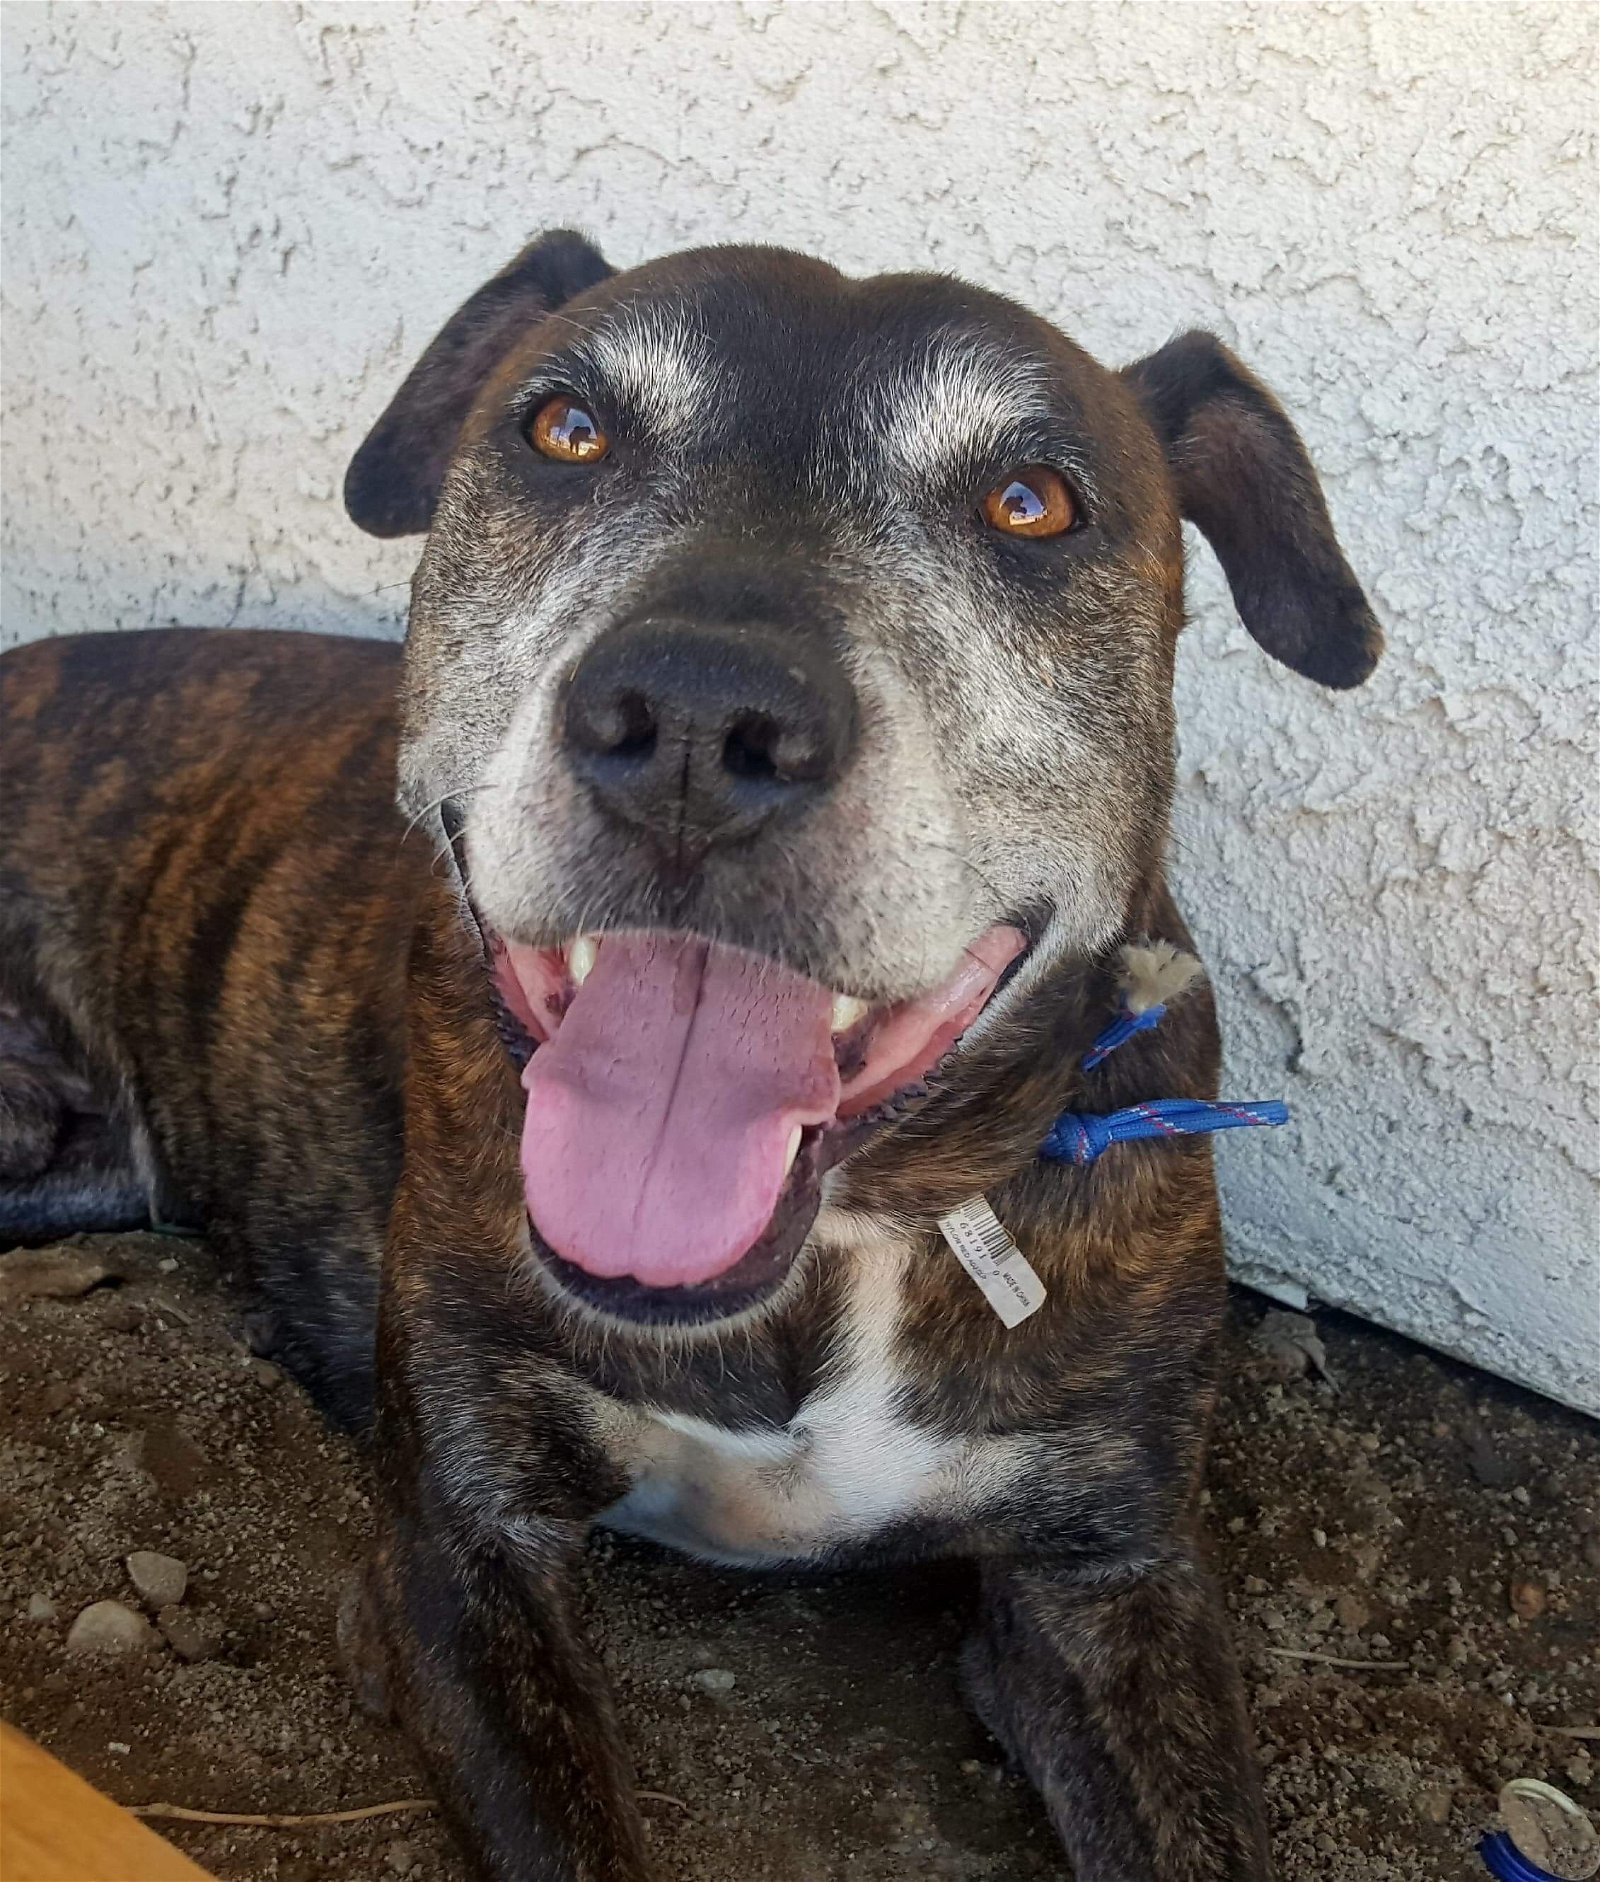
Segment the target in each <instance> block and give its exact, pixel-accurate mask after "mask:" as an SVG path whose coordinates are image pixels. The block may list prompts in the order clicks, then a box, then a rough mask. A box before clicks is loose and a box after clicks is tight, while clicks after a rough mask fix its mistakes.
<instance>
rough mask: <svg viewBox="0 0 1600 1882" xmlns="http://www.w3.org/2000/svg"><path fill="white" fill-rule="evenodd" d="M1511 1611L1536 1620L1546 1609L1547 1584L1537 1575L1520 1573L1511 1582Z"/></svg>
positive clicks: (1523, 1617) (1530, 1619)
mask: <svg viewBox="0 0 1600 1882" xmlns="http://www.w3.org/2000/svg"><path fill="white" fill-rule="evenodd" d="M1510 1594H1511V1612H1512V1613H1513V1614H1516V1615H1520V1616H1521V1618H1522V1619H1523V1620H1525V1621H1536V1620H1538V1618H1539V1616H1540V1615H1541V1614H1543V1612H1544V1610H1545V1603H1546V1594H1545V1586H1544V1583H1543V1582H1542V1581H1540V1580H1539V1578H1538V1577H1537V1576H1536V1575H1518V1576H1516V1577H1515V1578H1514V1579H1513V1580H1512V1583H1511V1589H1510Z"/></svg>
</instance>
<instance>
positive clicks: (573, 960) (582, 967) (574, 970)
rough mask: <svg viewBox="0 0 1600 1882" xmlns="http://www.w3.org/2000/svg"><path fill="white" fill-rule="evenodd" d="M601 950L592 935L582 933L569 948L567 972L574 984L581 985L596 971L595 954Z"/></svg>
mask: <svg viewBox="0 0 1600 1882" xmlns="http://www.w3.org/2000/svg"><path fill="white" fill-rule="evenodd" d="M599 952H600V950H599V948H598V947H597V946H596V945H595V941H594V937H593V936H592V935H586V934H580V935H579V936H578V938H577V940H576V941H574V942H573V944H572V946H571V947H570V948H568V949H567V972H568V973H569V974H570V975H571V976H572V984H573V986H575V987H581V986H582V985H583V983H584V982H585V981H586V980H587V979H588V978H589V975H590V974H591V973H592V972H593V971H594V962H595V956H596V955H597V954H598V953H599Z"/></svg>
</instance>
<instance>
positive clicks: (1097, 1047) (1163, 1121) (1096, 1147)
mask: <svg viewBox="0 0 1600 1882" xmlns="http://www.w3.org/2000/svg"><path fill="white" fill-rule="evenodd" d="M1166 1011H1167V1009H1166V1008H1165V1007H1164V1006H1151V1007H1147V1008H1146V1009H1145V1010H1144V1012H1142V1013H1135V1012H1133V1011H1131V1009H1130V1008H1129V1007H1127V1006H1126V1005H1124V1006H1123V1008H1122V1010H1121V1011H1120V1012H1119V1013H1118V1015H1117V1017H1116V1018H1115V1019H1114V1020H1113V1021H1112V1022H1111V1024H1110V1025H1109V1026H1108V1027H1107V1028H1106V1029H1105V1031H1104V1032H1103V1033H1101V1035H1100V1037H1099V1038H1098V1039H1096V1040H1095V1042H1094V1044H1093V1045H1092V1046H1090V1048H1089V1050H1088V1051H1087V1052H1086V1053H1085V1054H1084V1055H1083V1068H1084V1070H1085V1071H1087V1072H1092V1071H1093V1070H1094V1068H1095V1067H1096V1066H1097V1065H1099V1064H1101V1063H1102V1061H1104V1060H1105V1059H1107V1058H1109V1057H1110V1055H1111V1054H1112V1053H1113V1052H1115V1051H1116V1049H1117V1047H1118V1046H1121V1045H1126V1044H1127V1042H1128V1041H1129V1040H1130V1039H1132V1038H1133V1037H1134V1035H1135V1034H1136V1033H1142V1032H1148V1031H1149V1030H1150V1028H1151V1027H1152V1026H1157V1025H1159V1024H1160V1023H1161V1021H1162V1019H1163V1018H1165V1016H1166ZM1288 1121H1289V1107H1288V1106H1287V1105H1286V1104H1284V1103H1282V1102H1281V1101H1280V1100H1279V1099H1277V1098H1271V1099H1267V1100H1265V1101H1263V1102H1261V1103H1251V1104H1208V1103H1206V1101H1205V1100H1204V1099H1202V1098H1152V1099H1150V1100H1148V1101H1147V1102H1146V1103H1144V1104H1133V1105H1129V1106H1128V1107H1127V1109H1126V1110H1123V1111H1107V1112H1103V1113H1099V1112H1093V1111H1063V1112H1062V1113H1061V1115H1060V1117H1058V1118H1057V1119H1056V1121H1055V1123H1054V1124H1053V1125H1052V1126H1051V1128H1050V1135H1049V1136H1048V1137H1046V1138H1045V1140H1044V1142H1043V1143H1042V1144H1041V1145H1040V1146H1039V1155H1040V1156H1041V1157H1043V1158H1045V1159H1046V1160H1047V1161H1048V1162H1050V1163H1078V1164H1086V1163H1093V1162H1094V1160H1095V1158H1096V1157H1098V1156H1099V1155H1101V1153H1102V1152H1103V1151H1106V1150H1109V1149H1110V1148H1111V1146H1112V1145H1113V1144H1126V1143H1132V1142H1134V1141H1135V1140H1136V1139H1138V1138H1140V1137H1204V1136H1208V1135H1209V1134H1210V1133H1211V1132H1213V1131H1237V1130H1249V1129H1251V1128H1252V1127H1253V1126H1256V1125H1275V1124H1287V1123H1288Z"/></svg>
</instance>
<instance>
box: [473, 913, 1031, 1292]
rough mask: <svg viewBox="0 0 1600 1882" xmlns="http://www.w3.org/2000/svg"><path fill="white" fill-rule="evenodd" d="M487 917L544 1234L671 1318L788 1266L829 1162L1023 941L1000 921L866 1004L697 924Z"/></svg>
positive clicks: (527, 1183)
mask: <svg viewBox="0 0 1600 1882" xmlns="http://www.w3.org/2000/svg"><path fill="white" fill-rule="evenodd" d="M484 932H485V938H486V941H487V944H488V947H489V952H490V959H491V963H492V968H493V975H494V984H495V989H496V992H497V994H498V996H499V1002H500V1005H501V1007H502V1019H503V1022H504V1024H503V1027H502V1030H503V1032H504V1034H505V1037H506V1042H507V1046H508V1049H509V1050H510V1051H511V1053H512V1055H513V1058H514V1059H515V1060H516V1061H517V1063H518V1064H519V1065H520V1067H521V1070H522V1083H523V1088H524V1090H525V1091H526V1093H527V1109H526V1112H525V1116H524V1121H523V1132H522V1146H521V1159H522V1176H523V1188H524V1194H525V1197H526V1201H527V1208H528V1216H529V1219H530V1222H531V1223H532V1226H533V1228H534V1230H535V1235H534V1244H535V1247H536V1249H538V1251H539V1252H540V1254H541V1255H548V1256H549V1257H550V1265H551V1267H552V1269H553V1272H554V1273H555V1275H556V1278H557V1279H558V1280H559V1281H560V1282H561V1284H562V1285H563V1286H565V1287H566V1288H567V1289H568V1290H569V1291H570V1292H572V1293H574V1294H576V1295H577V1296H578V1297H579V1298H581V1299H583V1300H585V1301H587V1302H588V1303H589V1304H590V1305H592V1306H595V1307H597V1308H600V1309H602V1310H604V1311H606V1312H609V1313H612V1314H615V1315H617V1316H618V1317H620V1318H624V1319H630V1320H645V1321H664V1320H670V1321H675V1322H680V1323H682V1322H694V1321H699V1320H707V1319H719V1318H724V1317H726V1316H728V1315H730V1314H734V1313H738V1312H741V1311H743V1310H744V1308H746V1307H747V1306H749V1305H752V1304H754V1303H755V1302H756V1301H757V1300H759V1299H761V1298H762V1297H763V1296H764V1295H766V1294H767V1293H769V1292H771V1290H772V1289H773V1288H774V1287H775V1286H776V1285H777V1284H778V1283H779V1282H780V1281H781V1280H782V1279H783V1277H784V1276H785V1275H786V1274H787V1272H788V1270H789V1267H790V1265H791V1263H792V1262H793V1260H794V1257H795V1255H796V1254H797V1253H798V1251H799V1249H800V1246H801V1244H802V1243H803V1242H804V1240H805V1237H806V1234H807V1232H808V1230H809V1228H810V1226H811V1223H812V1220H813V1218H814V1217H815V1215H816V1212H817V1209H818V1206H819V1204H820V1201H821V1186H822V1178H823V1176H824V1174H825V1173H826V1172H827V1170H828V1169H830V1168H831V1167H832V1165H833V1164H834V1163H836V1162H838V1161H839V1160H840V1158H841V1157H843V1156H844V1155H846V1154H847V1153H848V1151H849V1150H850V1149H852V1148H854V1147H855V1145H856V1144H857V1143H859V1141H860V1140H861V1137H862V1135H863V1134H864V1131H865V1130H866V1129H867V1128H870V1126H871V1125H872V1124H874V1123H875V1122H880V1121H886V1120H887V1119H889V1118H890V1117H892V1116H894V1115H895V1114H896V1113H897V1111H898V1110H899V1109H900V1108H902V1107H903V1106H904V1105H905V1104H906V1103H908V1102H909V1101H910V1099H911V1098H912V1097H913V1096H914V1095H916V1094H918V1093H920V1092H921V1090H922V1089H923V1088H924V1084H925V1081H926V1079H927V1078H928V1076H929V1074H930V1073H931V1072H932V1071H933V1070H934V1069H935V1067H936V1066H937V1065H938V1064H939V1063H940V1061H941V1060H942V1059H944V1058H945V1057H946V1055H947V1054H948V1053H949V1052H950V1051H951V1050H952V1049H953V1048H954V1047H955V1045H956V1043H957V1042H958V1041H959V1039H960V1037H961V1035H962V1034H963V1033H964V1032H965V1031H966V1030H967V1028H968V1027H969V1026H971V1025H972V1023H973V1021H974V1020H976V1018H977V1017H978V1015H979V1014H980V1013H981V1012H982V1011H983V1009H984V1007H985V1006H986V1005H987V1004H988V1002H989V1000H990V999H991V997H992V996H993V994H994V992H995V990H996V989H997V987H998V986H999V985H1000V982H1001V979H1002V977H1003V976H1005V975H1006V973H1007V970H1008V969H1010V968H1011V967H1013V965H1014V964H1015V963H1016V962H1017V961H1018V960H1019V958H1020V957H1021V955H1022V954H1023V952H1024V950H1025V948H1026V946H1027V938H1026V936H1025V935H1024V934H1023V932H1022V931H1021V929H1019V928H1016V927H1012V926H1010V925H1009V924H1004V923H1002V924H997V925H996V926H994V927H992V928H990V929H988V930H987V931H986V932H985V933H984V934H982V935H980V936H979V937H978V938H977V939H976V940H975V941H974V942H973V943H972V944H971V945H970V946H969V947H968V948H967V949H966V950H965V952H964V953H963V956H962V959H961V962H960V964H959V965H958V966H957V967H956V969H955V971H954V972H953V973H951V974H950V975H949V976H948V977H947V978H946V979H945V980H944V981H942V982H941V983H940V984H939V985H938V986H937V987H934V988H932V989H931V990H930V991H928V992H926V993H924V994H922V995H920V996H918V997H917V998H915V999H911V1000H903V1001H899V1002H897V1003H894V1004H892V1005H888V1006H879V1007H871V1006H868V1005H867V1004H866V1003H865V1002H864V1001H862V1000H859V999H855V998H853V997H852V996H850V995H848V994H843V993H839V992H836V991H834V990H832V989H830V988H828V987H826V986H824V985H822V984H821V983H820V982H818V981H815V980H810V979H807V978H806V977H804V976H803V975H800V974H796V973H794V972H793V971H791V970H790V969H788V968H786V967H783V966H781V965H779V964H778V963H777V962H775V961H771V960H764V959H761V958H759V957H757V956H755V955H751V954H746V953H744V952H742V951H740V950H738V949H735V948H731V947H725V946H722V945H721V944H719V943H717V942H712V941H707V940H705V939H704V938H702V937H700V936H697V935H691V934H680V933H663V932H644V933H629V932H619V933H607V934H605V935H603V936H599V935H579V936H576V937H574V938H573V939H572V940H571V941H570V942H568V943H566V944H565V945H563V946H561V947H558V948H532V947H527V946H524V945H523V944H521V943H518V942H515V941H506V940H503V939H502V938H501V937H499V936H497V935H495V934H493V933H492V932H491V931H490V930H488V929H487V928H485V930H484ZM540 1244H543V1246H542V1247H541V1246H540Z"/></svg>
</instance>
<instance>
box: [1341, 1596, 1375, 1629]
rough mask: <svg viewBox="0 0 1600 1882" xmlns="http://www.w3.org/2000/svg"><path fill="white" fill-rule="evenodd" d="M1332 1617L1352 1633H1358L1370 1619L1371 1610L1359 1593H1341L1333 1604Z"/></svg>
mask: <svg viewBox="0 0 1600 1882" xmlns="http://www.w3.org/2000/svg"><path fill="white" fill-rule="evenodd" d="M1333 1613H1334V1618H1335V1619H1336V1620H1337V1621H1338V1623H1339V1625H1340V1626H1341V1627H1343V1628H1345V1629H1347V1630H1348V1631H1349V1632H1350V1633H1352V1634H1359V1633H1360V1632H1361V1630H1362V1628H1363V1627H1365V1626H1366V1625H1367V1623H1368V1622H1369V1621H1370V1620H1371V1619H1372V1610H1371V1608H1369V1607H1368V1606H1367V1604H1366V1602H1365V1601H1363V1600H1362V1599H1361V1597H1360V1595H1356V1594H1342V1595H1340V1597H1339V1599H1338V1600H1337V1601H1335V1602H1334V1604H1333Z"/></svg>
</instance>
